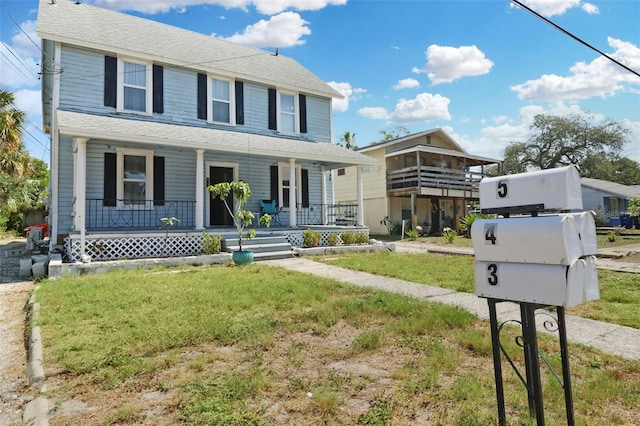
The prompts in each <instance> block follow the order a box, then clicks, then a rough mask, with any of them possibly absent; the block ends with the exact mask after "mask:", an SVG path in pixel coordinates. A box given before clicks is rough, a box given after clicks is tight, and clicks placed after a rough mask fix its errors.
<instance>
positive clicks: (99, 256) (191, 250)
mask: <svg viewBox="0 0 640 426" xmlns="http://www.w3.org/2000/svg"><path fill="white" fill-rule="evenodd" d="M202 239H203V237H202V235H201V234H200V235H175V234H174V235H169V237H167V238H166V239H165V236H164V235H157V234H153V235H152V234H150V235H145V236H137V237H118V236H113V237H100V238H90V237H87V238H85V254H87V255H89V256H90V257H91V260H98V261H99V260H117V259H142V258H148V257H162V256H190V255H195V254H199V253H202V252H203V250H202ZM64 248H65V252H66V253H67V256H68V257H69V260H70V261H71V262H75V261H79V260H81V257H80V256H81V254H82V243H81V240H80V237H79V236H78V237H76V236H74V237H67V238H65V240H64Z"/></svg>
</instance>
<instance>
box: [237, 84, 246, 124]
mask: <svg viewBox="0 0 640 426" xmlns="http://www.w3.org/2000/svg"><path fill="white" fill-rule="evenodd" d="M236 124H244V84H243V83H242V82H241V81H236Z"/></svg>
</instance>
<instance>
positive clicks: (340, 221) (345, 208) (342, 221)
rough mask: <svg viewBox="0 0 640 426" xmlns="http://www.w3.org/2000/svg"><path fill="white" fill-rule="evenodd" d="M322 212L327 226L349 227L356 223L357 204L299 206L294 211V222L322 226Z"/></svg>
mask: <svg viewBox="0 0 640 426" xmlns="http://www.w3.org/2000/svg"><path fill="white" fill-rule="evenodd" d="M323 211H324V212H325V214H326V215H327V221H326V223H327V224H328V225H340V226H351V225H356V224H357V223H358V205H357V204H311V205H309V207H302V205H299V206H298V208H297V209H296V222H297V224H298V225H323V224H324V222H323V220H322V215H323Z"/></svg>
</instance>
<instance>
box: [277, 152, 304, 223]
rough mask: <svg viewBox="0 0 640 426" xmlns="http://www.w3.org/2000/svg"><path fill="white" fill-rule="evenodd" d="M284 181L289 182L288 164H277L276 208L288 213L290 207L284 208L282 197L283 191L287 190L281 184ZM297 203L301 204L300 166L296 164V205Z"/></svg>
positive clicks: (287, 188)
mask: <svg viewBox="0 0 640 426" xmlns="http://www.w3.org/2000/svg"><path fill="white" fill-rule="evenodd" d="M285 170H286V172H285ZM285 179H286V180H289V163H278V207H280V208H282V210H287V211H288V210H289V209H290V208H291V206H289V207H285V206H284V199H283V197H282V194H283V191H284V189H285V188H286V190H287V191H288V190H289V187H288V186H284V184H283V183H282V181H283V180H285ZM298 203H302V165H300V164H296V204H298Z"/></svg>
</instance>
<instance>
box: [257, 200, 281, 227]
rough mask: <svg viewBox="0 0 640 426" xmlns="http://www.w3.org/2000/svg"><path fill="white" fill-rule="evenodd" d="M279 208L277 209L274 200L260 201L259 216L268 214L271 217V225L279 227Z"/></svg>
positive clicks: (276, 203)
mask: <svg viewBox="0 0 640 426" xmlns="http://www.w3.org/2000/svg"><path fill="white" fill-rule="evenodd" d="M280 210H282V209H280V208H278V202H277V201H276V200H260V215H263V214H265V213H266V214H268V215H269V216H271V223H272V224H273V225H278V226H280V218H279V217H278V215H279V214H280Z"/></svg>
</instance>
